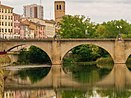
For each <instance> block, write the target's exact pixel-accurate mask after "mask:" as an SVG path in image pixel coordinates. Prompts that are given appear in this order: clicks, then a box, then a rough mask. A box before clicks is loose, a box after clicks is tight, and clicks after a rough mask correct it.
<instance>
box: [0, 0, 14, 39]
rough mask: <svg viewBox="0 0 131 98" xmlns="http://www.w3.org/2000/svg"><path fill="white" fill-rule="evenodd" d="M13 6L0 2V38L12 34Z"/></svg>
mask: <svg viewBox="0 0 131 98" xmlns="http://www.w3.org/2000/svg"><path fill="white" fill-rule="evenodd" d="M12 18H13V8H12V7H10V6H6V5H3V4H1V2H0V38H11V37H12V34H13V19H12Z"/></svg>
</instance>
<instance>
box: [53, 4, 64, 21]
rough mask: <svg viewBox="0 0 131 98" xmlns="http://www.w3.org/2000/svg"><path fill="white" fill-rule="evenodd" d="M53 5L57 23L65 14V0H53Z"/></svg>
mask: <svg viewBox="0 0 131 98" xmlns="http://www.w3.org/2000/svg"><path fill="white" fill-rule="evenodd" d="M54 7H55V8H54V13H55V21H56V23H59V22H60V21H61V19H62V17H63V16H65V1H55V2H54Z"/></svg>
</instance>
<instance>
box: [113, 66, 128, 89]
mask: <svg viewBox="0 0 131 98" xmlns="http://www.w3.org/2000/svg"><path fill="white" fill-rule="evenodd" d="M127 70H128V69H127V67H126V64H115V65H114V79H115V80H114V84H115V87H116V88H117V89H118V90H122V89H123V88H125V87H126V72H127Z"/></svg>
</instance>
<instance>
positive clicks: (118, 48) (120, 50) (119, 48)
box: [114, 39, 126, 64]
mask: <svg viewBox="0 0 131 98" xmlns="http://www.w3.org/2000/svg"><path fill="white" fill-rule="evenodd" d="M125 53H126V52H125V42H124V40H123V39H121V40H119V39H116V41H115V47H114V63H115V64H125V63H126V54H125Z"/></svg>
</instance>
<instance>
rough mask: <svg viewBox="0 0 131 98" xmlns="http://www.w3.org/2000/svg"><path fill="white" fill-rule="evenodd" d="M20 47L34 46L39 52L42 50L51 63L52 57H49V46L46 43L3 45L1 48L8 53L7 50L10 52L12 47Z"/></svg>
mask: <svg viewBox="0 0 131 98" xmlns="http://www.w3.org/2000/svg"><path fill="white" fill-rule="evenodd" d="M20 45H25V47H30V46H32V45H33V46H36V47H38V48H40V49H41V50H43V51H44V52H45V53H46V54H47V55H48V57H49V59H50V60H51V62H52V59H51V58H52V56H51V49H52V48H51V44H47V43H41V42H38V43H36V42H35V43H33V42H13V43H10V44H5V46H4V47H3V48H4V49H3V50H5V51H8V50H11V49H13V47H16V46H20Z"/></svg>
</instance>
